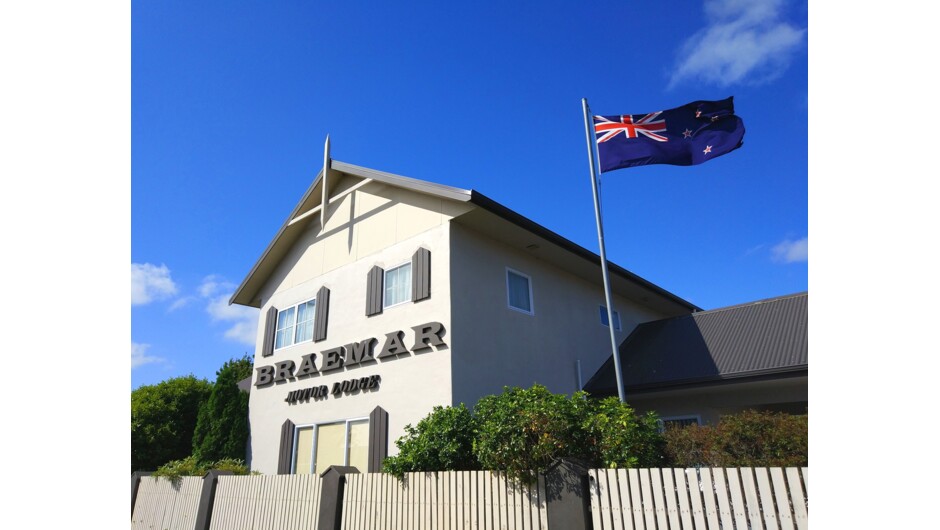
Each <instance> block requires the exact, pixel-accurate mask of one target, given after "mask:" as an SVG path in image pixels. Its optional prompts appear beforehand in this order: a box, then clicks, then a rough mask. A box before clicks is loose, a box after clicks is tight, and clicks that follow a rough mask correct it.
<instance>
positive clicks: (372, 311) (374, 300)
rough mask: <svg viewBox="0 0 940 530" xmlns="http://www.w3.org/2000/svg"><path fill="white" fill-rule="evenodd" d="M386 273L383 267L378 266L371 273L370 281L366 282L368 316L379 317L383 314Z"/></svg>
mask: <svg viewBox="0 0 940 530" xmlns="http://www.w3.org/2000/svg"><path fill="white" fill-rule="evenodd" d="M384 276H385V271H384V270H382V267H379V266H378V265H376V266H375V267H372V270H370V271H369V277H368V281H367V282H366V283H367V285H366V316H367V317H371V316H372V315H378V314H379V313H381V312H382V281H383V280H384V279H385V278H384Z"/></svg>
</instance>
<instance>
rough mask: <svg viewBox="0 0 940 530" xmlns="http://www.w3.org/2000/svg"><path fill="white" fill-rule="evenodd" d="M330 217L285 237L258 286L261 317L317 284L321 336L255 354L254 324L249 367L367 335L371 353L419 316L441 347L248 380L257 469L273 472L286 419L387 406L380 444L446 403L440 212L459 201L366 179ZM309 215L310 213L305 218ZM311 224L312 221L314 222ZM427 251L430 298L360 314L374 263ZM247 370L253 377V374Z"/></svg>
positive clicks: (301, 420)
mask: <svg viewBox="0 0 940 530" xmlns="http://www.w3.org/2000/svg"><path fill="white" fill-rule="evenodd" d="M330 211H331V214H330V218H329V221H328V222H327V225H326V231H325V232H324V233H323V234H320V232H319V231H318V230H316V229H311V230H309V231H308V233H306V234H305V235H304V236H302V237H301V239H300V240H299V241H298V242H297V243H296V244H295V245H294V248H293V249H292V250H291V252H290V253H289V254H288V256H287V258H286V259H285V260H284V261H283V262H282V263H281V264H280V266H279V267H278V269H277V271H276V273H275V274H274V275H273V276H272V278H271V279H270V281H269V282H268V284H267V285H266V286H265V288H264V289H263V291H262V301H263V305H262V308H261V315H262V318H264V317H263V316H264V315H265V313H266V312H267V309H268V308H269V307H271V306H272V305H273V306H274V307H277V308H283V307H288V306H291V305H293V304H297V303H299V302H303V301H305V300H308V299H310V298H312V297H314V296H316V293H317V291H318V290H319V289H320V287H321V286H326V287H327V288H329V289H330V307H329V324H328V334H327V339H326V340H324V341H322V342H317V343H313V342H306V343H302V344H297V345H294V346H290V347H287V348H283V349H280V350H276V351H275V352H274V355H272V356H270V357H262V356H261V348H262V339H263V335H264V322H263V321H262V322H261V324H260V325H259V326H258V328H259V330H258V339H257V347H256V354H255V366H256V367H258V366H264V365H273V364H275V363H276V362H278V361H282V360H292V361H294V363H295V364H296V365H297V366H299V365H300V363H301V358H302V357H303V355H305V354H309V353H317V354H318V357H317V364H318V367H319V366H320V364H321V362H322V356H321V355H320V352H322V351H324V350H327V349H330V348H334V347H337V346H343V345H345V344H348V343H351V342H358V341H361V340H364V339H367V338H373V337H374V338H376V339H378V343H377V345H376V350H375V354H376V355H378V352H379V350H380V349H381V346H382V342H383V341H384V338H385V334H386V333H390V332H393V331H397V330H402V331H404V333H405V338H404V342H405V345H406V347H411V345H412V341H413V331H412V330H411V327H412V326H417V325H420V324H424V323H427V322H432V321H433V322H440V323H442V324H443V325H444V328H445V330H446V331H445V334H444V336H443V339H444V342H445V343H447V346H443V347H440V348H430V349H425V350H422V351H421V353H411V354H408V355H404V356H400V357H398V358H391V359H388V360H377V361H374V362H372V363H370V364H367V365H361V366H351V367H344V368H343V369H341V370H337V371H334V372H328V373H324V374H318V375H315V376H313V377H308V378H304V379H294V380H291V381H287V382H283V383H280V384H272V385H268V386H265V387H260V388H259V387H256V386H252V389H251V398H250V406H249V420H250V422H251V444H250V445H251V447H250V452H249V458H250V466H251V468H252V469H253V470H257V471H260V472H262V473H275V472H276V471H277V458H278V448H279V443H280V442H279V441H280V433H281V425H282V424H283V422H284V420H285V419H290V420H291V421H292V422H293V423H294V424H296V425H298V426H299V425H305V424H311V423H323V422H331V421H336V420H345V419H352V418H360V417H366V416H368V415H369V413H370V412H371V411H372V410H373V409H374V408H375V407H376V406H381V407H382V408H384V409H385V410H386V411H388V413H389V435H390V440H391V441H390V443H389V451H390V454H395V452H396V447H395V446H394V444H393V443H392V442H393V441H394V440H395V439H397V438H398V437H399V436H401V434H402V433H403V432H404V426H405V424H407V423H411V424H416V423H417V422H418V421H419V420H420V419H421V418H423V417H424V416H425V415H427V413H428V412H429V411H430V410H431V409H432V407H433V406H434V405H447V404H450V398H451V387H450V379H449V374H450V346H449V345H450V342H451V336H450V332H451V327H452V326H451V320H450V304H449V298H450V296H449V283H448V282H447V280H446V278H447V275H448V272H449V269H450V264H449V256H448V246H449V243H448V238H449V233H448V230H447V220H448V219H449V218H450V215H451V214H452V213H454V212H459V211H460V207H459V205H455V204H453V203H450V202H449V201H445V200H441V199H428V198H426V196H423V195H418V194H413V193H406V192H403V191H402V190H399V189H396V188H389V187H387V186H384V185H380V184H371V185H367V186H365V187H363V188H362V189H361V190H359V191H356V192H354V193H353V194H351V195H349V196H347V197H345V198H343V199H342V200H341V201H338V203H337V204H335V205H332V204H331V206H330ZM315 217H317V219H318V216H315ZM313 224H314V228H316V227H317V226H318V225H319V223H318V221H314V223H313ZM418 247H424V248H426V249H428V250H430V251H431V298H430V299H427V300H423V301H421V302H417V303H413V302H412V303H406V304H403V305H399V306H395V307H391V308H387V309H385V311H384V312H383V313H382V314H380V315H375V316H372V317H366V316H365V306H366V277H367V274H368V271H369V269H371V268H372V267H373V266H374V265H378V266H380V267H383V268H389V267H393V266H396V265H399V264H402V263H405V262H407V261H410V260H411V257H412V255H413V254H414V252H415V251H416V250H417V249H418ZM376 374H377V375H380V376H381V378H382V379H381V384H380V387H379V389H378V390H377V391H367V392H359V393H357V394H354V395H342V396H339V397H337V396H333V395H330V396H329V397H328V398H326V399H322V400H319V401H318V400H313V399H311V400H310V401H309V402H300V403H296V404H288V403H286V402H285V401H284V399H285V397H287V395H288V393H289V392H290V391H292V390H299V389H304V388H308V387H311V386H319V385H325V386H327V387H328V388H330V389H332V385H333V383H334V382H337V381H344V380H348V379H352V378H361V377H367V376H371V375H376ZM256 378H257V372H255V374H254V376H253V382H254V381H255V380H256Z"/></svg>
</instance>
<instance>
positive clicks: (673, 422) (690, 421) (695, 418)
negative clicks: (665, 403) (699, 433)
mask: <svg viewBox="0 0 940 530" xmlns="http://www.w3.org/2000/svg"><path fill="white" fill-rule="evenodd" d="M701 424H702V417H701V416H699V415H698V414H688V415H685V416H664V417H662V418H659V430H660V431H665V430H666V429H670V428H674V427H680V428H681V427H688V426H689V425H701Z"/></svg>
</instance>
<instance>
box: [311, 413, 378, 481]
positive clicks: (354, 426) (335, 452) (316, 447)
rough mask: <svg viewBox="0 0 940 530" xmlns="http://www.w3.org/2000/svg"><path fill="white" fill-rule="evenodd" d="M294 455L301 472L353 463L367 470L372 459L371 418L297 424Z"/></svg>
mask: <svg viewBox="0 0 940 530" xmlns="http://www.w3.org/2000/svg"><path fill="white" fill-rule="evenodd" d="M293 457H294V466H293V472H294V473H295V474H297V475H307V474H311V473H316V474H317V475H319V474H321V473H323V472H324V471H326V469H327V468H328V467H330V466H353V467H356V468H358V469H360V470H362V472H365V470H366V469H367V468H368V459H369V419H368V418H359V419H355V420H347V421H338V422H335V423H323V424H319V425H306V426H303V427H297V428H296V430H295V431H294V455H293Z"/></svg>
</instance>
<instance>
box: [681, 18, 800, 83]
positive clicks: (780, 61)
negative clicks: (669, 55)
mask: <svg viewBox="0 0 940 530" xmlns="http://www.w3.org/2000/svg"><path fill="white" fill-rule="evenodd" d="M782 3H783V2H782V1H781V0H711V1H707V2H706V3H705V13H706V16H707V17H708V19H709V24H708V25H707V26H706V27H705V28H704V29H702V30H700V31H698V32H697V33H695V34H694V35H692V36H691V37H689V38H688V39H687V40H686V41H685V42H684V43H683V44H682V47H681V50H680V52H679V58H678V64H677V66H676V69H675V70H674V71H673V73H672V78H671V79H670V81H669V86H670V88H671V87H674V86H676V85H677V84H678V83H679V82H681V81H684V80H687V79H693V80H701V81H706V82H711V83H714V84H716V85H718V86H722V87H724V86H728V85H731V84H734V83H738V82H744V81H747V82H750V83H762V82H766V81H770V80H773V79H775V78H776V77H778V76H779V75H780V74H781V73H783V71H784V70H786V68H787V66H788V65H789V61H790V56H791V55H792V53H793V52H794V51H796V50H798V49H799V48H800V47H802V46H803V45H804V42H805V37H806V29H803V28H797V27H794V26H793V25H791V24H789V23H787V22H784V21H782V20H780V10H781V9H780V8H781V4H782Z"/></svg>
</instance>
